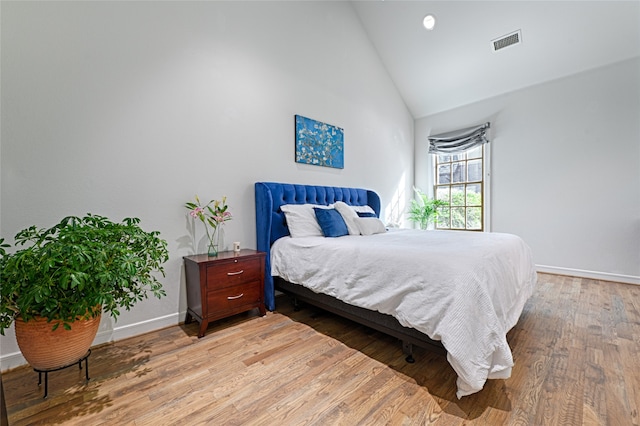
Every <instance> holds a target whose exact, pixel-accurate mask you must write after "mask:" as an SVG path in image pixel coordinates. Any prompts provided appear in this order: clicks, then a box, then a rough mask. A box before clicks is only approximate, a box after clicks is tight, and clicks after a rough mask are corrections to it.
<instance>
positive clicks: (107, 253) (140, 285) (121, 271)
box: [0, 214, 169, 335]
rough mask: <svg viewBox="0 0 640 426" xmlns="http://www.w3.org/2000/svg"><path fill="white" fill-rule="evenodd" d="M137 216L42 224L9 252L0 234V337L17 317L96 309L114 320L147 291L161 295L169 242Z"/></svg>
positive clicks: (67, 323) (87, 313)
mask: <svg viewBox="0 0 640 426" xmlns="http://www.w3.org/2000/svg"><path fill="white" fill-rule="evenodd" d="M139 222H140V219H137V218H126V219H124V220H123V221H122V222H120V223H118V222H112V221H111V220H109V219H107V218H106V217H103V216H98V215H92V214H88V215H86V216H85V217H82V218H81V217H75V216H69V217H65V218H64V219H62V220H61V221H60V222H59V223H58V224H56V225H54V226H53V227H51V228H48V229H38V228H37V227H35V226H31V227H29V228H26V229H23V230H22V231H20V232H18V234H17V235H16V236H15V242H16V247H18V246H25V248H20V249H18V250H16V251H15V252H13V253H9V252H8V251H7V249H8V248H9V245H8V244H6V243H5V242H4V239H3V238H2V239H0V334H3V335H4V330H5V329H6V328H9V327H10V326H11V324H12V323H13V321H14V320H15V319H16V318H17V317H21V318H22V319H24V320H25V321H28V320H29V319H31V318H33V317H35V316H40V317H45V318H47V320H49V321H54V320H60V321H56V322H55V326H54V329H55V327H57V326H58V324H60V322H62V324H63V326H64V327H65V328H67V329H68V328H71V323H73V321H75V320H76V319H78V318H83V317H84V318H88V317H94V316H96V315H98V314H100V312H101V311H103V312H105V313H108V314H110V315H111V316H112V317H113V318H114V319H117V317H118V315H119V314H120V311H119V309H120V308H124V309H126V310H130V309H131V307H133V306H134V305H135V304H136V303H137V302H139V301H141V300H142V299H145V298H147V297H148V295H149V294H153V295H154V296H156V297H158V298H160V297H162V296H165V295H166V293H165V291H164V290H163V288H162V283H161V282H160V281H159V280H158V274H162V276H164V269H163V266H162V265H163V263H164V262H166V261H167V260H168V259H169V253H168V250H167V242H166V241H165V240H163V239H161V238H160V237H159V235H160V233H159V232H157V231H152V232H146V231H144V230H143V229H142V228H141V227H140V226H139V225H138V224H139Z"/></svg>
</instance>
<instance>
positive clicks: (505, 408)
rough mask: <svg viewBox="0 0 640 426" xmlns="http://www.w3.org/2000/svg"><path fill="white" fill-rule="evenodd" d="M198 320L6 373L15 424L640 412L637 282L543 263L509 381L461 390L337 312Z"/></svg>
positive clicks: (627, 418) (613, 417)
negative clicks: (86, 362)
mask: <svg viewBox="0 0 640 426" xmlns="http://www.w3.org/2000/svg"><path fill="white" fill-rule="evenodd" d="M197 328H198V325H197V324H196V323H193V324H189V325H186V326H185V325H180V326H174V327H170V328H166V329H163V330H159V331H155V332H152V333H148V334H145V335H141V336H137V337H134V338H130V339H126V340H122V341H119V342H115V343H112V344H107V345H102V346H99V347H96V348H93V352H92V355H91V357H90V366H89V368H90V376H91V381H89V382H88V383H85V382H84V380H83V377H84V372H83V371H79V370H78V369H77V368H69V369H67V370H63V371H59V372H54V373H50V375H49V397H48V398H47V399H43V398H42V395H43V390H42V389H41V388H39V387H38V385H37V380H38V375H37V374H36V373H35V372H34V371H33V370H31V369H30V368H29V367H21V368H18V369H15V370H13V371H9V372H5V373H3V375H2V382H3V386H4V390H5V398H6V403H7V411H8V417H9V422H10V424H12V425H27V424H28V425H38V424H68V425H73V424H83V425H154V426H158V425H169V424H189V425H198V424H203V425H209V424H211V425H214V424H215V425H266V424H269V425H276V424H277V425H302V424H306V425H381V424H389V425H429V424H433V425H616V426H617V425H640V417H639V411H640V356H639V355H638V354H639V353H640V286H634V285H626V284H619V283H611V282H602V281H595V280H589V279H581V278H573V277H563V276H555V275H549V274H540V275H539V280H538V287H537V290H536V292H535V294H534V296H533V297H532V298H531V299H530V300H529V302H528V303H527V305H526V307H525V310H524V312H523V314H522V316H521V318H520V321H519V322H518V324H517V325H516V326H515V327H514V329H513V330H511V332H510V333H509V344H510V345H511V347H512V351H513V357H514V360H515V363H516V365H515V367H514V369H513V373H512V376H511V378H509V379H507V380H489V381H488V382H487V384H486V385H485V388H484V389H483V390H482V391H481V392H479V393H477V394H474V395H471V396H468V397H465V398H463V399H461V400H458V399H457V398H456V396H455V390H456V388H455V380H456V376H455V373H454V372H453V370H452V368H451V367H450V366H449V364H448V363H447V361H446V358H445V356H443V355H442V354H438V353H434V352H430V351H428V350H424V349H420V348H416V349H415V351H414V357H415V358H416V362H415V363H414V364H408V363H406V362H405V361H404V356H403V354H402V348H401V345H400V343H399V342H398V341H397V340H395V339H393V338H391V337H388V336H385V335H382V334H380V333H378V332H375V331H372V330H371V329H368V328H365V327H362V326H359V325H357V324H355V323H352V322H350V321H348V320H345V319H342V318H338V317H336V316H334V315H332V314H329V313H325V312H322V311H317V310H314V309H312V308H304V309H302V310H301V311H299V312H294V311H293V310H292V308H291V305H290V303H289V301H288V300H287V299H286V298H279V300H278V310H277V312H273V313H268V314H267V315H266V316H265V317H259V316H257V312H251V313H249V314H242V315H238V316H236V317H233V318H231V319H227V320H222V321H218V322H216V323H213V324H212V325H210V326H209V329H208V331H207V334H206V336H205V337H203V338H202V339H198V338H197V337H196V336H197V332H198V330H197Z"/></svg>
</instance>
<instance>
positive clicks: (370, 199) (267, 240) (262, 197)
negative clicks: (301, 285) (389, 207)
mask: <svg viewBox="0 0 640 426" xmlns="http://www.w3.org/2000/svg"><path fill="white" fill-rule="evenodd" d="M255 196H256V237H257V248H258V250H260V251H263V252H265V253H267V257H266V262H265V269H266V270H265V274H264V277H265V278H264V297H265V305H266V307H267V309H269V310H271V311H273V310H274V309H275V300H274V299H275V293H274V291H275V290H274V286H273V277H272V276H271V244H273V243H274V242H275V241H276V240H277V239H278V238H282V237H285V236H287V235H289V229H288V228H287V222H286V220H285V218H284V213H283V212H282V210H280V206H282V205H283V204H306V203H309V204H321V205H329V204H333V203H335V202H336V201H342V202H345V203H347V204H349V205H352V206H365V205H368V206H371V208H372V209H373V210H374V211H375V212H376V215H377V216H378V217H379V216H380V197H379V196H378V194H376V193H375V192H373V191H370V190H367V189H361V188H340V187H335V186H314V185H296V184H290V183H277V182H256V184H255Z"/></svg>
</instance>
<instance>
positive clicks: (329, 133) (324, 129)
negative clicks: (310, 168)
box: [295, 115, 344, 169]
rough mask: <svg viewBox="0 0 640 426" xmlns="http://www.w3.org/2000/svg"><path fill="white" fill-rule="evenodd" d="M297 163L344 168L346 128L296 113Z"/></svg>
mask: <svg viewBox="0 0 640 426" xmlns="http://www.w3.org/2000/svg"><path fill="white" fill-rule="evenodd" d="M295 118H296V163H304V164H313V165H315V166H325V167H333V168H336V169H344V130H342V129H341V128H340V127H336V126H332V125H331V124H327V123H322V122H320V121H316V120H312V119H310V118H307V117H303V116H301V115H296V116H295Z"/></svg>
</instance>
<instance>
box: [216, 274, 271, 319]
mask: <svg viewBox="0 0 640 426" xmlns="http://www.w3.org/2000/svg"><path fill="white" fill-rule="evenodd" d="M260 293H261V286H260V282H259V281H255V282H253V283H248V284H242V285H236V286H233V287H227V288H223V289H219V290H214V291H209V292H208V293H207V303H208V304H209V307H210V312H211V313H212V314H213V313H216V312H217V311H220V312H222V311H228V310H234V309H236V308H238V307H242V306H244V305H255V304H256V303H258V302H260V300H261V296H262V295H261V294H260ZM216 316H217V313H216Z"/></svg>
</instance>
